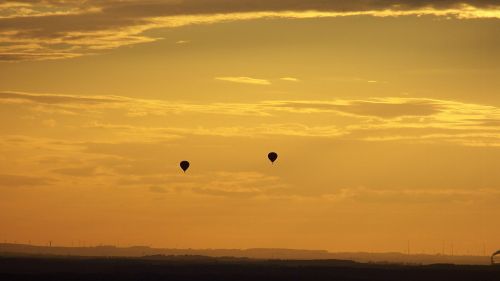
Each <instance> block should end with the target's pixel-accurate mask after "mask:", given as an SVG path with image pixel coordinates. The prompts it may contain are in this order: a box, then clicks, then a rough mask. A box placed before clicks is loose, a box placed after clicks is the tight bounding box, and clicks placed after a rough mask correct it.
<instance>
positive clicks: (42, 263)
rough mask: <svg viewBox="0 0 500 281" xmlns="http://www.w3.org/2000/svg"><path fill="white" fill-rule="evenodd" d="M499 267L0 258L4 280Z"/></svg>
mask: <svg viewBox="0 0 500 281" xmlns="http://www.w3.org/2000/svg"><path fill="white" fill-rule="evenodd" d="M499 277H500V266H484V265H451V264H435V265H425V266H419V265H398V264H369V263H355V262H352V261H342V260H307V261H306V260H256V259H242V258H239V259H238V258H210V257H203V256H150V257H142V258H103V257H99V258H89V257H86V258H84V257H61V256H53V257H48V256H33V257H26V256H24V257H20V256H18V257H14V256H11V257H2V258H0V280H11V281H15V280H94V281H95V280H197V281H200V280H228V281H229V280H474V281H476V280H482V281H487V280H499Z"/></svg>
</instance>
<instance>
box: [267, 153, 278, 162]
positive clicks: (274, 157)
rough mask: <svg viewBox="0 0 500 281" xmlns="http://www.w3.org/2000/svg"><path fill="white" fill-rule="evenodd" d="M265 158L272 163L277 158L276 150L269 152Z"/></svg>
mask: <svg viewBox="0 0 500 281" xmlns="http://www.w3.org/2000/svg"><path fill="white" fill-rule="evenodd" d="M267 158H269V160H271V163H273V164H274V161H276V159H278V154H276V152H269V154H268V155H267Z"/></svg>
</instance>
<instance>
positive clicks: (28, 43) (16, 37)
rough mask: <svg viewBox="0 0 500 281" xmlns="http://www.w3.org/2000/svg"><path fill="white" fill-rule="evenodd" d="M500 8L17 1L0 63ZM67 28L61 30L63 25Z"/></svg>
mask: <svg viewBox="0 0 500 281" xmlns="http://www.w3.org/2000/svg"><path fill="white" fill-rule="evenodd" d="M499 7H500V5H499V3H498V1H494V0H484V1H479V0H477V1H471V0H468V1H454V0H442V1H403V0H399V1H397V0H388V1H368V0H355V1H340V0H337V1H321V0H311V1H299V0H285V1H281V0H279V1H277V0H274V1H262V0H251V1H250V0H235V1H227V0H208V1H197V0H184V1H168V0H163V1H162V0H153V1H139V0H129V1H115V0H109V1H102V0H99V1H97V0H89V1H41V0H40V1H37V0H33V1H17V2H13V3H12V2H6V1H3V2H0V43H2V44H1V45H0V59H1V60H4V61H18V60H43V59H63V58H72V57H78V56H82V55H86V54H93V53H98V52H100V51H102V50H109V49H114V48H118V47H120V46H125V45H131V44H139V43H147V42H153V41H156V40H158V39H159V38H154V37H150V36H147V35H145V34H144V32H145V31H147V30H151V29H155V28H172V27H179V26H185V25H191V24H210V23H217V22H224V21H236V20H250V19H259V18H289V19H293V18H297V19H300V18H326V17H343V16H359V15H366V16H377V17H387V16H409V15H432V16H446V17H450V16H452V17H457V18H464V19H467V18H496V19H498V18H500V8H499ZM62 22H63V23H64V24H61V23H62Z"/></svg>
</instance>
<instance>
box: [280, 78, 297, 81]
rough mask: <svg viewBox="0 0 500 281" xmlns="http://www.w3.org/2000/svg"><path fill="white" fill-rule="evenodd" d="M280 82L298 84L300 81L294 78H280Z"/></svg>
mask: <svg viewBox="0 0 500 281" xmlns="http://www.w3.org/2000/svg"><path fill="white" fill-rule="evenodd" d="M280 80H283V81H288V82H299V81H300V80H299V79H298V78H294V77H282V78H280Z"/></svg>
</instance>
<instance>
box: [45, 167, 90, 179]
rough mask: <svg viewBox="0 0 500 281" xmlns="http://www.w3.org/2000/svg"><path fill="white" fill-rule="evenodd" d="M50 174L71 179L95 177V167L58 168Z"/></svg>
mask: <svg viewBox="0 0 500 281" xmlns="http://www.w3.org/2000/svg"><path fill="white" fill-rule="evenodd" d="M52 172H54V173H57V174H61V175H65V176H73V177H92V176H96V175H97V171H96V167H75V168H59V169H54V170H52Z"/></svg>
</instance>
